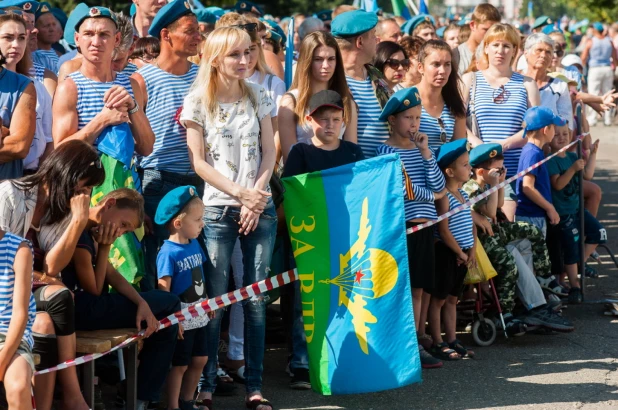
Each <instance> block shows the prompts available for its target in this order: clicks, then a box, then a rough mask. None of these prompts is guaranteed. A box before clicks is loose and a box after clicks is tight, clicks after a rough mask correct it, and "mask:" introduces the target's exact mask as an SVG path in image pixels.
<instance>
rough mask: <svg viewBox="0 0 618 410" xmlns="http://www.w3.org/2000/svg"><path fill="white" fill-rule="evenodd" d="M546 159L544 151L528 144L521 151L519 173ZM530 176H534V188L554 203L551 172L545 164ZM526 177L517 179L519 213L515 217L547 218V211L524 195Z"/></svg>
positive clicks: (534, 170) (530, 173)
mask: <svg viewBox="0 0 618 410" xmlns="http://www.w3.org/2000/svg"><path fill="white" fill-rule="evenodd" d="M544 159H545V153H544V152H543V150H542V149H541V148H539V147H537V146H536V145H534V144H532V143H527V144H526V146H525V147H524V148H523V149H522V150H521V156H520V157H519V166H518V167H517V172H521V171H523V170H524V169H526V168H528V167H529V166H531V165H534V164H536V163H537V162H539V161H542V160H544ZM528 175H532V176H534V187H535V188H536V190H537V191H539V193H540V194H541V195H542V196H543V198H545V200H547V202H549V203H550V204H551V203H552V198H551V183H550V181H549V172H548V171H547V167H546V166H545V164H543V165H541V166H540V167H538V168H535V169H533V170H532V171H530V172H529V173H528ZM523 181H524V177H521V178H519V179H517V185H516V190H515V192H516V193H517V211H516V212H515V215H517V216H525V217H529V218H538V217H544V216H545V210H543V208H541V207H540V206H538V205H537V204H535V203H534V202H532V200H530V198H528V197H527V196H526V195H525V194H524V190H523Z"/></svg>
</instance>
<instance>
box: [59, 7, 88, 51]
mask: <svg viewBox="0 0 618 410" xmlns="http://www.w3.org/2000/svg"><path fill="white" fill-rule="evenodd" d="M89 10H90V7H88V5H87V4H86V3H79V4H78V5H77V6H75V8H74V9H73V11H72V12H71V14H69V18H68V20H67V24H66V27H65V28H64V40H65V41H66V42H67V43H69V45H71V46H75V26H76V25H77V22H78V21H80V20H81V19H82V18H83V17H84V16H87V15H88V11H89Z"/></svg>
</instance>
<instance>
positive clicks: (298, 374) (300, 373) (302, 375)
mask: <svg viewBox="0 0 618 410" xmlns="http://www.w3.org/2000/svg"><path fill="white" fill-rule="evenodd" d="M292 373H294V376H292V379H291V380H290V389H293V390H309V389H311V381H310V380H309V369H294V371H293V372H292Z"/></svg>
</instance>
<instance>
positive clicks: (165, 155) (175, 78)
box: [131, 0, 204, 291]
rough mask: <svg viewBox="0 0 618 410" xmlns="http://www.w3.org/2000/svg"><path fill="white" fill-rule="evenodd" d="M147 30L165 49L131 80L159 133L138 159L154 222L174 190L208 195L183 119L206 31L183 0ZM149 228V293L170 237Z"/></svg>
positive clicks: (144, 282)
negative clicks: (161, 251) (186, 188)
mask: <svg viewBox="0 0 618 410" xmlns="http://www.w3.org/2000/svg"><path fill="white" fill-rule="evenodd" d="M148 32H149V34H150V35H151V36H153V37H156V38H158V39H159V40H160V41H161V42H160V44H161V52H160V54H159V56H158V58H157V59H156V60H154V61H153V62H152V63H151V64H146V65H144V66H143V67H142V68H140V69H139V70H138V71H137V72H136V73H135V74H133V76H132V77H131V79H132V80H135V81H136V83H137V85H138V88H139V90H140V92H139V93H138V94H139V96H136V100H137V103H138V104H139V106H140V107H146V117H147V118H148V121H149V122H150V126H151V127H152V131H153V132H154V136H155V141H154V147H153V150H152V152H151V153H149V154H147V155H144V156H140V157H139V158H138V171H139V174H140V177H141V179H142V187H143V194H144V201H145V209H146V215H147V216H148V217H150V218H151V220H154V217H155V214H156V211H157V207H158V205H159V202H160V201H161V199H162V198H163V197H164V196H165V194H167V193H168V192H169V191H171V190H172V189H174V188H177V187H179V186H184V185H192V186H195V187H196V188H197V190H198V193H199V195H200V196H201V195H202V194H203V189H204V181H202V179H201V178H200V177H199V176H197V175H196V174H195V172H194V171H193V170H192V169H191V163H190V161H189V150H188V148H187V131H186V130H185V128H184V127H182V126H181V125H180V123H179V122H178V118H179V116H180V110H181V109H182V104H183V101H184V98H185V96H186V95H187V93H188V92H189V88H190V87H191V84H193V81H194V80H195V77H196V75H197V71H198V66H197V65H195V64H193V63H191V62H190V61H188V60H187V58H188V57H191V56H194V55H196V54H197V52H198V45H199V43H200V41H201V35H200V29H199V24H198V22H197V18H196V16H195V14H193V12H192V11H191V9H190V8H189V5H188V3H187V2H186V1H184V0H174V1H172V2H170V3H168V4H166V5H165V6H163V8H161V10H159V12H158V14H157V15H156V17H155V18H154V20H153V21H152V25H151V26H150V29H149V31H148ZM149 230H150V232H149V233H148V234H147V235H146V236H145V237H144V253H145V258H146V276H145V277H144V278H143V279H142V281H141V288H142V290H144V291H147V290H152V289H154V288H155V283H156V280H157V279H156V278H157V270H156V269H157V268H156V261H157V251H158V249H159V247H160V246H161V244H162V243H163V240H165V239H167V237H168V236H169V235H168V233H167V231H166V229H165V228H164V227H162V226H154V227H151V229H149Z"/></svg>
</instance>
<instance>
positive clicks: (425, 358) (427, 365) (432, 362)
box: [418, 345, 444, 369]
mask: <svg viewBox="0 0 618 410" xmlns="http://www.w3.org/2000/svg"><path fill="white" fill-rule="evenodd" d="M418 354H419V356H420V358H421V367H422V368H423V369H439V368H440V367H442V366H443V365H444V363H442V361H441V360H440V359H436V358H435V357H433V356H432V355H430V354H429V352H427V350H425V348H424V347H423V346H422V345H421V346H419V347H418Z"/></svg>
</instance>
